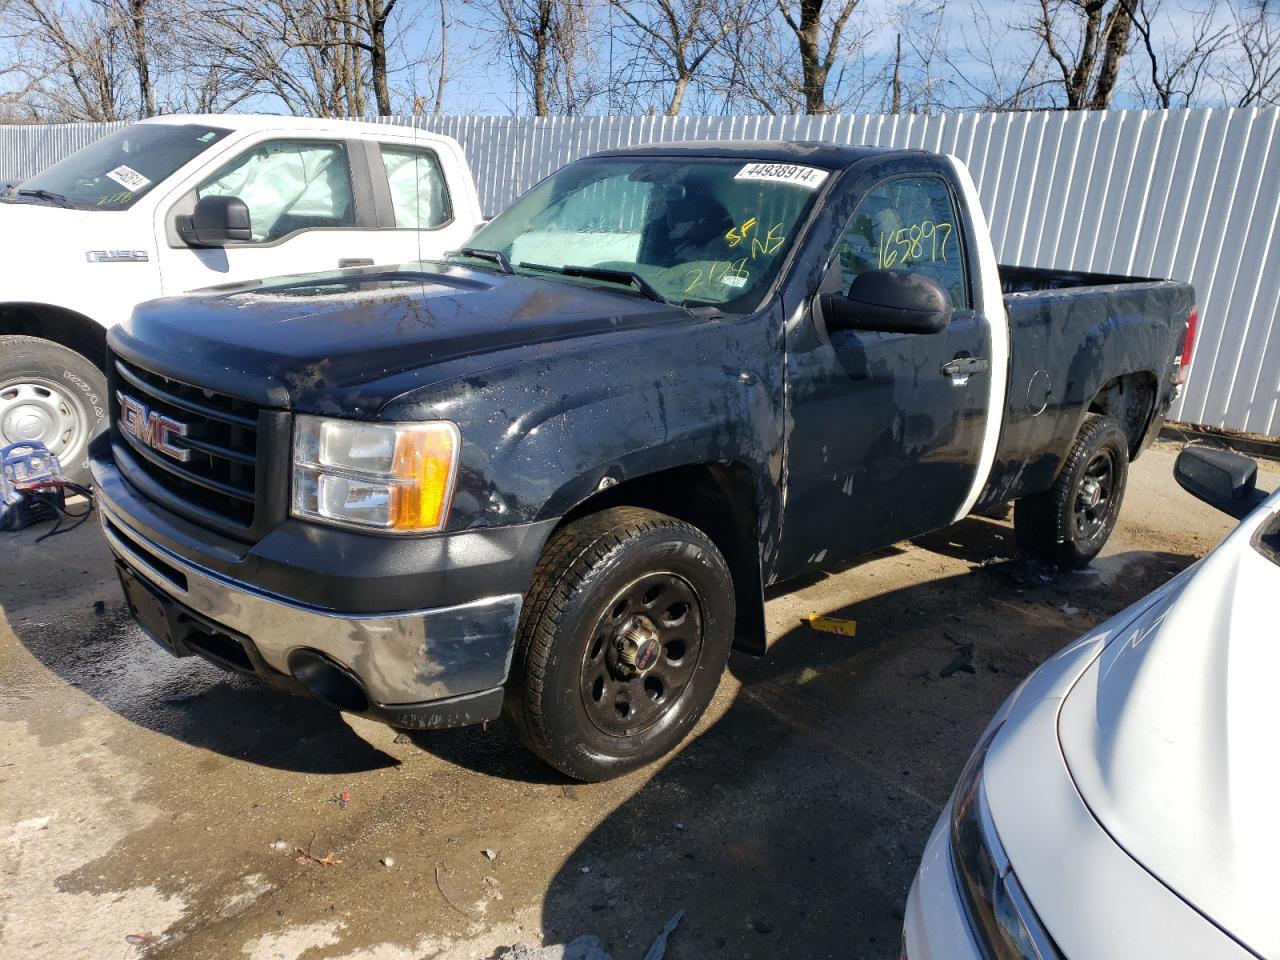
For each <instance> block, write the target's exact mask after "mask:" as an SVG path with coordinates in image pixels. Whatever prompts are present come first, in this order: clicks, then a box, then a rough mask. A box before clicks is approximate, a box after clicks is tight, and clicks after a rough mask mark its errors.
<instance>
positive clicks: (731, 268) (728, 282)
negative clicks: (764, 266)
mask: <svg viewBox="0 0 1280 960" xmlns="http://www.w3.org/2000/svg"><path fill="white" fill-rule="evenodd" d="M683 279H685V280H688V281H689V285H688V286H687V287H685V288H684V292H685V293H692V292H693V291H694V290H697V289H698V287H701V286H702V285H703V284H715V283H721V284H724V285H725V286H726V287H734V288H739V287H745V286H746V285H747V283H748V282H749V281H750V280H751V272H750V271H749V270H748V269H747V258H746V257H743V258H742V259H741V260H737V261H734V262H732V263H730V262H729V261H728V260H717V261H716V262H715V263H713V264H711V266H709V267H708V268H707V269H706V271H705V272H704V271H703V270H702V268H701V267H694V268H693V269H692V270H690V271H688V272H687V273H686V274H685V275H684V278H683Z"/></svg>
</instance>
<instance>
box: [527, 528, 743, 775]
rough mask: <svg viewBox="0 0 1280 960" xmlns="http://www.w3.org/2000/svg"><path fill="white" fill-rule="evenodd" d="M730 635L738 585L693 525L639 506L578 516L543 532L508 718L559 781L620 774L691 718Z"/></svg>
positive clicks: (661, 750) (648, 757) (674, 737)
mask: <svg viewBox="0 0 1280 960" xmlns="http://www.w3.org/2000/svg"><path fill="white" fill-rule="evenodd" d="M733 628H734V595H733V580H732V578H731V576H730V574H729V568H728V566H727V565H726V564H725V561H724V558H723V557H722V556H721V555H720V551H719V550H717V549H716V546H715V544H714V543H712V542H711V539H710V538H709V537H708V536H707V535H706V534H705V533H703V532H702V531H701V530H699V529H697V528H696V527H693V526H690V525H689V524H687V523H683V522H681V521H679V520H675V519H673V518H671V517H668V516H665V515H663V514H660V513H655V512H653V511H651V510H642V509H640V508H638V507H614V508H611V509H609V510H604V511H602V512H600V513H597V514H593V515H591V516H588V517H584V518H583V519H581V520H576V521H574V522H572V523H570V524H568V525H566V526H564V527H562V528H561V529H559V530H557V531H556V532H555V533H554V534H552V536H551V539H550V540H549V541H548V543H547V546H546V548H545V549H544V551H543V553H542V558H541V559H540V560H539V561H538V566H537V568H536V569H535V571H534V576H533V583H532V585H531V586H530V588H529V592H528V594H527V595H526V602H525V609H524V613H523V615H522V616H521V621H520V629H519V633H518V636H517V639H516V648H515V657H514V659H513V662H512V667H511V676H510V678H509V680H508V682H507V688H506V696H505V700H504V706H503V710H504V713H505V715H506V716H507V718H508V719H509V720H510V721H511V722H512V724H513V725H514V726H515V729H516V732H517V734H518V735H519V737H520V739H521V740H522V741H523V742H524V743H525V745H526V746H527V747H529V749H531V750H532V751H533V752H534V753H536V754H537V755H538V756H539V757H541V758H542V759H543V760H545V761H546V762H547V763H549V764H550V765H551V766H553V767H555V768H556V769H557V770H559V771H560V772H561V773H564V774H566V775H568V776H569V777H572V778H573V779H575V780H581V781H586V782H595V781H600V780H607V779H609V778H610V777H616V776H618V775H619V774H622V773H625V772H627V771H628V770H633V769H635V768H637V767H640V766H643V765H645V764H647V763H649V762H650V761H652V760H656V759H657V758H658V757H661V756H662V755H663V754H665V753H667V752H668V751H669V750H671V749H672V748H673V747H675V746H676V745H677V744H678V743H680V741H681V740H683V739H684V737H685V735H686V734H688V732H689V731H690V730H691V729H692V728H693V725H694V724H695V723H697V721H698V718H699V717H701V716H702V714H703V712H704V711H705V710H706V708H707V705H708V704H709V703H710V702H711V697H712V696H713V695H714V693H715V691H716V687H717V685H718V684H719V682H720V676H721V674H722V673H723V672H724V668H725V664H726V662H727V661H728V658H729V648H730V646H731V645H732V641H733ZM624 705H625V706H624Z"/></svg>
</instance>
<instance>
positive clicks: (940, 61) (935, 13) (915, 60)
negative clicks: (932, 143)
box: [873, 0, 952, 114]
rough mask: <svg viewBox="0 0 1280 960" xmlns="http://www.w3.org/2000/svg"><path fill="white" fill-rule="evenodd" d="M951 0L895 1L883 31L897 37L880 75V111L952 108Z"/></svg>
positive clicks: (882, 25)
mask: <svg viewBox="0 0 1280 960" xmlns="http://www.w3.org/2000/svg"><path fill="white" fill-rule="evenodd" d="M946 11H947V8H946V3H945V0H914V2H905V3H901V4H898V5H895V6H894V7H893V9H892V10H891V12H890V13H889V15H888V16H887V17H886V18H885V20H884V22H883V23H882V24H881V26H880V29H879V31H878V32H879V33H880V34H881V35H884V36H892V37H893V38H894V42H893V47H892V49H891V50H889V51H888V52H887V53H886V54H884V65H883V66H882V68H881V71H880V75H879V76H878V77H873V82H874V83H876V84H877V85H878V86H879V87H880V88H881V89H882V90H883V96H882V98H881V101H880V109H882V110H885V111H887V112H889V113H892V114H898V113H932V112H934V111H938V110H942V109H944V108H945V107H946V106H947V98H946V95H947V91H948V89H949V86H950V83H949V81H948V78H947V76H946V71H947V69H948V65H947V60H946V50H947V45H948V43H950V42H951V39H952V34H951V30H950V29H949V27H948V24H947V23H946V20H945V16H946Z"/></svg>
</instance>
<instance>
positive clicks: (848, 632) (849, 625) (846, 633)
mask: <svg viewBox="0 0 1280 960" xmlns="http://www.w3.org/2000/svg"><path fill="white" fill-rule="evenodd" d="M801 622H803V623H807V624H809V626H811V627H813V629H815V630H821V631H822V632H823V633H838V634H840V636H842V637H856V636H857V635H858V622H857V621H856V620H839V619H837V618H836V617H821V616H819V615H818V614H816V613H811V614H809V615H808V616H807V617H805V618H804V620H803V621H801Z"/></svg>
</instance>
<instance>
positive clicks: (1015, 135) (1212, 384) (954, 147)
mask: <svg viewBox="0 0 1280 960" xmlns="http://www.w3.org/2000/svg"><path fill="white" fill-rule="evenodd" d="M388 122H393V123H414V122H415V121H414V120H413V119H412V118H394V119H391V120H389V121H388ZM416 122H417V123H418V124H419V125H421V126H422V127H424V128H426V129H430V130H433V131H436V132H439V133H444V134H448V135H449V136H452V137H455V138H456V139H458V140H459V141H460V142H461V143H462V144H463V146H464V147H465V149H466V151H467V156H468V157H469V158H470V161H471V165H472V169H473V170H474V172H475V175H476V179H477V181H478V183H479V185H480V192H481V198H482V201H483V203H484V206H485V209H486V210H489V211H490V212H494V211H496V210H499V209H501V208H502V207H503V206H505V205H506V204H507V203H509V202H510V201H511V200H513V199H514V198H515V197H517V196H519V195H520V194H521V193H522V192H523V191H524V190H526V189H527V188H528V187H530V186H531V185H533V184H534V183H536V182H537V181H538V180H539V179H541V178H542V177H544V176H546V175H547V174H548V173H550V172H552V171H553V170H555V169H556V168H558V167H559V166H561V165H562V164H564V163H567V162H568V161H570V160H572V159H574V158H576V157H579V156H582V155H583V154H586V153H590V152H592V151H595V150H602V149H607V148H610V147H618V146H627V145H631V144H638V143H652V142H656V141H669V140H691V139H707V140H723V139H737V138H761V139H786V140H831V141H835V142H838V143H868V144H883V145H891V146H910V147H922V148H924V149H928V150H937V151H942V152H945V153H952V154H955V155H957V156H959V157H960V158H961V159H963V160H964V161H965V162H966V163H968V165H969V167H970V169H971V170H972V171H973V175H974V179H975V180H976V181H977V183H978V188H979V190H980V192H981V194H982V201H983V204H984V206H985V208H986V211H987V215H988V217H989V218H990V220H991V232H992V236H993V239H994V241H995V246H996V252H997V255H998V256H999V258H1000V260H1001V262H1003V263H1016V264H1023V265H1028V266H1041V267H1059V268H1073V269H1079V270H1096V271H1103V272H1110V273H1133V274H1139V275H1147V276H1160V277H1173V278H1175V279H1179V280H1188V281H1190V282H1191V283H1193V284H1195V287H1196V290H1197V292H1198V295H1199V302H1200V305H1201V333H1200V336H1199V344H1198V346H1197V349H1196V353H1195V359H1194V361H1193V365H1192V369H1191V375H1190V378H1189V381H1188V384H1187V389H1186V393H1185V395H1184V396H1183V398H1182V400H1181V401H1180V403H1179V405H1178V407H1176V408H1175V410H1174V411H1173V416H1174V417H1175V418H1177V419H1179V420H1186V421H1190V422H1192V423H1200V424H1205V425H1208V426H1215V427H1229V428H1231V429H1235V430H1246V431H1250V432H1254V433H1264V434H1280V230H1278V227H1280V110H1277V109H1274V108H1273V109H1267V110H1175V111H1141V110H1117V111H1110V112H1106V113H1019V114H979V113H967V114H945V115H940V116H932V117H924V116H911V115H904V116H896V117H895V116H829V117H675V118H668V117H577V118H549V119H540V118H531V117H425V118H419V119H418V120H417V121H416ZM112 126H114V125H106V124H103V125H93V124H80V125H72V126H65V127H9V128H6V127H0V180H3V179H9V178H14V177H19V176H23V175H28V174H30V173H32V172H34V171H35V170H38V169H39V168H41V167H43V166H45V165H47V164H48V163H51V162H53V161H54V160H56V159H58V158H59V157H61V156H63V155H65V154H66V153H68V152H70V151H71V150H73V149H76V148H78V147H80V146H83V145H84V144H85V143H88V142H90V141H91V140H92V139H94V138H95V137H97V136H100V135H102V134H103V133H105V132H106V131H108V130H109V129H111V128H112Z"/></svg>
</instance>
